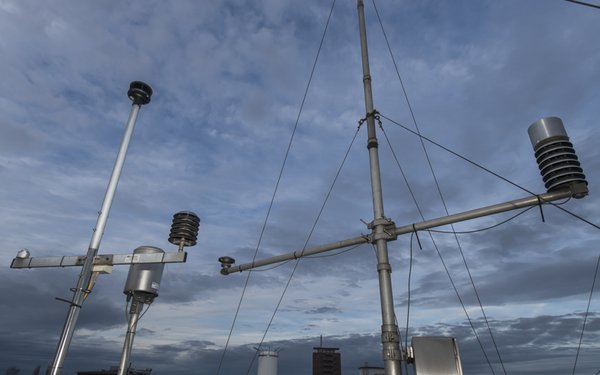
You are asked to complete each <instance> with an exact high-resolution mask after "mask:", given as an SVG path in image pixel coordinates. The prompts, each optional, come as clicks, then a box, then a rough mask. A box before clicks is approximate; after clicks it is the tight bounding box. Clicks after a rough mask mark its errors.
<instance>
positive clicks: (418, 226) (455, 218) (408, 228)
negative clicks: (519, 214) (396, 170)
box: [221, 189, 573, 275]
mask: <svg viewBox="0 0 600 375" xmlns="http://www.w3.org/2000/svg"><path fill="white" fill-rule="evenodd" d="M572 195H573V192H572V191H571V190H569V189H566V190H560V191H555V192H550V193H544V194H540V195H534V196H528V197H525V198H521V199H517V200H513V201H509V202H506V203H500V204H496V205H493V206H487V207H483V208H478V209H475V210H471V211H465V212H462V213H458V214H454V215H449V216H444V217H441V218H437V219H432V220H425V221H422V222H420V223H415V224H410V225H405V226H402V227H396V228H395V229H394V230H393V232H394V233H392V235H390V236H389V238H390V239H389V240H390V241H391V240H394V239H395V236H393V235H396V236H397V235H399V234H406V233H411V232H414V231H419V230H425V229H430V228H434V227H439V226H443V225H448V224H453V223H457V222H460V221H465V220H471V219H476V218H478V217H483V216H488V215H493V214H497V213H500V212H506V211H511V210H516V209H519V208H525V207H530V206H536V205H539V204H544V203H548V202H552V201H556V200H559V199H565V198H569V197H571V196H572ZM370 242H372V236H371V235H368V236H367V235H365V236H360V237H354V238H350V239H347V240H342V241H337V242H331V243H328V244H325V245H320V246H316V247H311V248H307V249H304V250H297V251H294V252H292V253H288V254H283V255H277V256H274V257H271V258H266V259H262V260H257V261H254V262H252V263H245V264H240V265H239V266H231V267H224V268H222V269H221V273H222V274H223V275H229V274H230V273H234V272H242V271H245V270H250V269H253V268H258V267H262V266H266V265H269V264H274V263H280V262H284V261H286V260H292V259H298V258H302V257H305V256H307V255H314V254H319V253H324V252H327V251H331V250H336V249H342V248H344V247H349V246H353V245H359V244H363V243H370Z"/></svg>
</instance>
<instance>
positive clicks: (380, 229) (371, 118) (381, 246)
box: [357, 0, 402, 375]
mask: <svg viewBox="0 0 600 375" xmlns="http://www.w3.org/2000/svg"><path fill="white" fill-rule="evenodd" d="M357 3H358V4H357V8H358V24H359V29H360V47H361V55H362V66H363V86H364V93H365V110H366V121H367V132H368V140H367V148H368V150H369V162H370V167H371V190H372V193H373V214H374V220H373V235H374V236H375V238H376V242H375V247H376V250H377V272H378V273H379V296H380V301H381V318H382V326H381V343H382V345H383V361H384V365H385V373H386V375H402V369H401V368H400V361H401V359H402V352H401V351H400V334H399V333H398V326H397V325H396V314H395V312H394V296H393V293H392V280H391V276H390V274H391V273H392V268H391V266H390V263H389V260H388V250H387V241H388V240H387V239H386V238H384V237H385V226H386V224H388V223H389V220H388V219H386V218H385V216H384V212H383V195H382V190H381V176H380V168H379V152H378V144H377V135H376V132H375V113H374V108H373V91H372V89H371V73H370V69H369V51H368V48H367V31H366V27H365V12H364V3H363V1H362V0H357Z"/></svg>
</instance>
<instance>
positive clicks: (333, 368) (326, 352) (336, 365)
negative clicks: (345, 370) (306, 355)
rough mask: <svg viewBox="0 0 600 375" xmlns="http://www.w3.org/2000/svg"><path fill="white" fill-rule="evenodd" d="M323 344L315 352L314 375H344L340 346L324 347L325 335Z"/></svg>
mask: <svg viewBox="0 0 600 375" xmlns="http://www.w3.org/2000/svg"><path fill="white" fill-rule="evenodd" d="M320 345H321V346H318V347H316V348H313V349H314V352H313V375H342V359H341V354H340V353H338V350H339V348H325V347H323V336H321V344H320Z"/></svg>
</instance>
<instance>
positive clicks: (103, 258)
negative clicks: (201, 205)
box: [10, 251, 187, 268]
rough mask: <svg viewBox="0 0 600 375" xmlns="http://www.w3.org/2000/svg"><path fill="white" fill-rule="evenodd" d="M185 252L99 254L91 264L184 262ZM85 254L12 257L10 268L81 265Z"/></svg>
mask: <svg viewBox="0 0 600 375" xmlns="http://www.w3.org/2000/svg"><path fill="white" fill-rule="evenodd" d="M186 259H187V253H186V252H185V251H182V252H176V253H150V254H100V255H97V256H96V257H94V263H93V265H95V266H97V265H107V266H115V265H128V264H136V263H185V261H186ZM84 262H85V256H63V257H37V258H35V257H34V258H14V259H13V261H12V263H11V265H10V268H44V267H76V266H79V267H81V266H83V264H84Z"/></svg>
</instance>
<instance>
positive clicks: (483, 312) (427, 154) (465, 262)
mask: <svg viewBox="0 0 600 375" xmlns="http://www.w3.org/2000/svg"><path fill="white" fill-rule="evenodd" d="M372 2H373V7H374V8H375V13H376V14H377V19H378V20H379V25H380V26H381V30H382V32H383V36H384V39H385V42H386V45H387V48H388V51H389V53H390V56H392V62H393V64H394V68H395V70H396V74H397V76H398V79H399V81H400V85H401V86H402V91H403V92H404V98H405V99H406V103H407V105H408V108H409V111H410V114H411V117H412V119H413V122H414V124H415V128H416V129H417V132H418V133H419V134H420V133H421V131H420V130H419V125H418V123H417V119H416V117H415V114H414V111H413V109H412V106H411V104H410V100H409V98H408V93H407V92H406V89H405V87H404V83H403V82H402V77H401V75H400V70H399V69H398V64H397V63H396V59H395V58H394V54H393V53H392V49H391V46H390V43H389V40H388V37H387V34H386V32H385V28H384V27H383V22H382V21H381V17H380V15H379V10H378V9H377V5H376V4H375V0H372ZM419 139H420V141H421V146H422V147H423V152H424V153H425V157H426V159H427V164H428V165H429V169H430V171H431V175H432V177H433V180H434V182H435V186H436V188H437V191H438V194H439V196H440V200H441V201H442V205H443V206H444V210H445V211H446V215H450V212H449V211H448V206H447V204H446V200H445V198H444V194H443V193H442V190H441V187H440V184H439V181H438V179H437V176H436V173H435V171H434V169H433V165H432V163H431V159H430V157H429V153H428V152H427V148H426V147H425V143H424V142H423V139H422V138H419ZM450 228H452V231H454V225H452V224H450ZM454 238H455V241H456V244H457V246H458V250H459V253H460V256H461V258H462V260H463V264H464V266H465V269H466V270H467V274H468V275H469V280H470V281H471V285H472V286H473V291H474V292H475V296H476V297H477V302H478V303H479V307H480V309H481V313H482V315H483V318H484V320H485V324H486V326H487V328H488V332H489V334H490V337H491V339H492V343H493V345H494V348H495V349H496V354H497V356H498V359H499V361H500V365H501V366H502V370H503V372H504V374H506V369H505V368H504V363H503V361H502V357H501V355H500V351H499V350H498V345H496V340H495V339H494V335H493V334H492V329H491V327H490V325H489V321H488V318H487V316H486V314H485V310H484V308H483V304H482V303H481V298H480V297H479V292H478V291H477V287H476V286H475V281H474V280H473V276H472V274H471V270H470V269H469V266H468V264H467V260H466V258H465V255H464V252H463V250H462V245H461V243H460V240H459V239H458V236H457V235H456V234H455V235H454Z"/></svg>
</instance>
